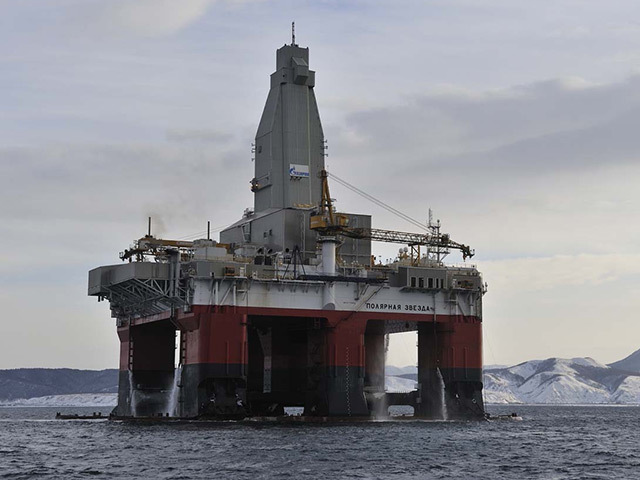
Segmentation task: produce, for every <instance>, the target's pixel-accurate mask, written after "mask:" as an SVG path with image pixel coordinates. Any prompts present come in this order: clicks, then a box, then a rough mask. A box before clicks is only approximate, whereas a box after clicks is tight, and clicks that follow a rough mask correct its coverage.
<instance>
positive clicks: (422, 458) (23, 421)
mask: <svg viewBox="0 0 640 480" xmlns="http://www.w3.org/2000/svg"><path fill="white" fill-rule="evenodd" d="M487 410H488V411H489V412H490V413H492V414H494V415H495V414H505V413H511V412H512V411H516V412H517V413H518V414H520V415H521V416H522V417H523V420H522V421H511V420H499V421H492V422H485V421H474V422H443V421H437V422H426V421H412V420H396V421H388V422H368V423H346V424H345V423H339V424H320V425H318V424H292V425H282V424H265V423H258V424H247V423H237V422H225V423H216V424H213V423H197V422H176V423H155V424H154V423H152V424H144V423H141V424H137V423H126V422H117V421H108V420H97V421H95V420H90V421H82V420H71V421H69V420H55V419H54V416H55V413H56V411H62V412H63V413H70V412H74V413H85V414H91V413H92V412H93V411H100V409H97V408H94V409H91V408H75V409H74V408H65V409H55V408H0V478H12V479H27V478H62V479H72V478H86V477H87V476H91V477H93V478H104V479H107V478H144V479H147V478H148V479H157V478H189V479H191V478H196V479H213V478H220V479H235V478H239V479H252V480H255V479H263V478H295V479H300V478H302V479H307V478H308V479H312V478H358V479H362V478H365V479H367V478H371V479H378V478H379V479H414V478H464V479H468V478H482V479H485V478H491V479H494V478H517V479H525V478H526V479H529V478H544V479H547V478H551V479H589V478H607V479H609V478H620V479H629V478H638V477H639V476H640V448H639V447H638V445H640V407H570V406H566V407H564V406H563V407H557V406H554V407H550V406H539V407H538V406H509V407H492V406H489V407H488V409H487ZM102 413H103V414H108V409H104V408H103V409H102Z"/></svg>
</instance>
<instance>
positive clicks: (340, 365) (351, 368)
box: [325, 319, 369, 417]
mask: <svg viewBox="0 0 640 480" xmlns="http://www.w3.org/2000/svg"><path fill="white" fill-rule="evenodd" d="M365 326H366V322H365V321H363V320H355V319H347V320H344V321H338V322H336V323H334V325H333V328H329V329H328V331H327V353H328V359H327V364H326V365H327V367H326V375H327V405H326V413H325V414H326V415H329V416H335V417H351V416H364V415H369V408H368V407H367V401H366V399H365V396H364V331H365Z"/></svg>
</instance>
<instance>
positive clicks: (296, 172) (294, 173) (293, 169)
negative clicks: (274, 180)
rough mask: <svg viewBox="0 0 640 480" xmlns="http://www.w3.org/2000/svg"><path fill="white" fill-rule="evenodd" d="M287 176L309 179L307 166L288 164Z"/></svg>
mask: <svg viewBox="0 0 640 480" xmlns="http://www.w3.org/2000/svg"><path fill="white" fill-rule="evenodd" d="M289 176H290V177H294V178H309V165H294V164H293V163H290V164H289Z"/></svg>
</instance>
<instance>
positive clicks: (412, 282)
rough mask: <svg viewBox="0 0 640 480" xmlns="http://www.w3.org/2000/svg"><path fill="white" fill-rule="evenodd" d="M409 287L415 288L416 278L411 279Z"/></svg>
mask: <svg viewBox="0 0 640 480" xmlns="http://www.w3.org/2000/svg"><path fill="white" fill-rule="evenodd" d="M411 286H412V287H413V288H415V286H416V277H411Z"/></svg>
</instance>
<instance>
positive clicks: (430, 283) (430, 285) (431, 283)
mask: <svg viewBox="0 0 640 480" xmlns="http://www.w3.org/2000/svg"><path fill="white" fill-rule="evenodd" d="M429 288H433V278H430V279H429Z"/></svg>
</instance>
